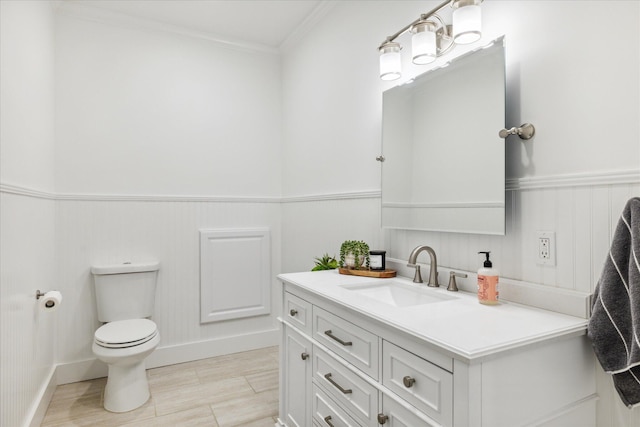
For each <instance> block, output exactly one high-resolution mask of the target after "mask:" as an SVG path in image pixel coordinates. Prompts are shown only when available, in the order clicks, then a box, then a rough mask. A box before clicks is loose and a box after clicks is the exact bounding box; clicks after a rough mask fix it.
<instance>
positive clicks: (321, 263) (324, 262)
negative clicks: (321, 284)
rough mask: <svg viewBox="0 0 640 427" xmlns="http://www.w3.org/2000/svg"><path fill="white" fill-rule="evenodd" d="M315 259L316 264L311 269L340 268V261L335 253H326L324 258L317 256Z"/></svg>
mask: <svg viewBox="0 0 640 427" xmlns="http://www.w3.org/2000/svg"><path fill="white" fill-rule="evenodd" d="M315 260H316V261H315V263H316V265H315V267H313V268H312V269H311V271H320V270H334V269H336V268H338V261H337V260H336V256H335V255H334V256H329V254H324V255H323V256H322V258H315Z"/></svg>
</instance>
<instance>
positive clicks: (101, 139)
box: [56, 13, 282, 197]
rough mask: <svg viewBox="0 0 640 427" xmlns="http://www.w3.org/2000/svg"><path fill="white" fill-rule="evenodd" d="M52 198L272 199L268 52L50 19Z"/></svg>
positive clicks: (275, 147)
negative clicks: (53, 45) (52, 31)
mask: <svg viewBox="0 0 640 427" xmlns="http://www.w3.org/2000/svg"><path fill="white" fill-rule="evenodd" d="M56 76H57V77H56V114H57V115H56V125H57V127H56V132H57V138H56V191H57V192H58V193H71V194H126V195H149V194H151V195H205V196H212V195H215V196H234V197H242V196H260V197H267V196H279V194H280V169H281V167H280V165H281V160H280V139H281V127H282V122H281V111H280V96H281V95H280V93H281V88H280V66H279V58H278V56H277V55H274V54H271V53H262V52H257V51H244V50H240V49H232V48H228V47H225V46H222V45H220V44H218V43H214V42H211V41H208V40H204V39H199V38H194V37H190V36H186V35H179V34H175V33H168V32H162V31H156V30H153V29H143V28H135V27H129V26H123V25H112V24H103V23H100V22H95V21H88V20H83V19H77V18H75V17H71V16H68V15H66V14H64V13H62V14H59V16H58V17H57V22H56Z"/></svg>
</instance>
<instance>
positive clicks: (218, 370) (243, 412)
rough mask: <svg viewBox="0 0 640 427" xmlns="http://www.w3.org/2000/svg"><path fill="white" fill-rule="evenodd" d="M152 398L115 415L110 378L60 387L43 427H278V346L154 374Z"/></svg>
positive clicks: (167, 368)
mask: <svg viewBox="0 0 640 427" xmlns="http://www.w3.org/2000/svg"><path fill="white" fill-rule="evenodd" d="M147 375H148V377H149V387H150V389H151V398H150V399H149V401H148V402H147V403H146V404H144V405H143V406H142V407H140V408H138V409H136V410H134V411H131V412H125V413H121V414H114V413H111V412H108V411H106V410H104V408H103V407H102V392H103V390H104V385H105V383H106V378H100V379H96V380H91V381H83V382H78V383H73V384H64V385H61V386H58V387H57V388H56V391H55V394H54V395H53V398H52V400H51V403H50V404H49V408H48V409H47V413H46V415H45V418H44V421H43V422H42V427H51V426H92V427H93V426H100V427H103V426H104V427H108V426H118V427H119V426H123V427H124V426H126V427H151V426H153V427H162V426H167V427H169V426H171V427H173V426H189V427H191V426H209V427H231V426H243V427H273V426H274V424H275V421H276V417H277V414H278V347H269V348H265V349H260V350H252V351H247V352H243V353H236V354H230V355H225V356H219V357H214V358H211V359H204V360H198V361H195V362H188V363H181V364H179V365H171V366H164V367H161V368H155V369H149V370H148V371H147Z"/></svg>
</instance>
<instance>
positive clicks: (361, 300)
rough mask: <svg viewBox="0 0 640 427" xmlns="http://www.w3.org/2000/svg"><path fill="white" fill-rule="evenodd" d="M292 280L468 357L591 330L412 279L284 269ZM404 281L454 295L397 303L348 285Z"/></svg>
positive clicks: (583, 323) (580, 322) (577, 321)
mask: <svg viewBox="0 0 640 427" xmlns="http://www.w3.org/2000/svg"><path fill="white" fill-rule="evenodd" d="M278 278H279V279H280V280H282V281H284V282H286V283H288V284H291V285H294V286H296V287H299V288H301V289H304V290H307V291H310V292H312V293H314V294H317V295H319V296H321V297H324V298H326V299H328V300H331V301H334V302H337V303H339V304H342V305H344V306H345V307H348V308H350V309H353V310H355V311H356V312H359V313H361V314H364V315H366V316H369V317H371V318H373V319H375V320H378V321H381V322H384V323H386V324H389V325H391V326H393V327H396V328H398V329H400V330H402V331H404V332H406V333H409V334H411V335H413V336H416V337H418V338H419V339H421V340H424V341H426V342H429V343H432V344H435V345H437V346H438V347H440V348H441V349H442V350H444V351H446V352H448V353H451V354H452V355H453V356H454V357H455V356H457V357H459V358H462V359H464V360H467V361H472V360H474V359H478V358H484V357H485V356H489V355H491V354H494V353H498V352H501V351H504V350H509V349H513V348H517V347H520V346H522V345H526V344H531V343H536V342H540V341H543V340H546V339H551V338H555V337H561V336H564V335H581V334H584V333H585V332H586V327H587V322H588V321H587V319H582V318H579V317H573V316H568V315H565V314H559V313H554V312H551V311H547V310H542V309H538V308H534V307H529V306H525V305H520V304H516V303H510V302H501V303H500V304H499V305H492V306H491V305H483V304H480V303H478V300H477V297H476V295H475V294H470V293H467V292H449V291H447V290H446V287H442V286H441V287H439V288H428V287H427V286H426V284H424V285H417V284H414V283H413V282H412V281H411V279H407V278H404V277H395V278H392V279H377V278H370V277H361V276H350V275H342V274H339V273H338V271H337V270H329V271H314V272H301V273H288V274H280V275H278ZM389 281H399V282H402V283H403V284H405V285H408V286H412V287H415V286H419V287H421V288H422V289H425V290H426V291H427V292H434V293H437V294H439V295H443V296H444V297H453V299H449V300H445V301H441V302H437V303H432V304H425V305H414V306H408V307H395V306H392V305H389V304H386V303H384V302H381V301H378V300H376V299H373V298H370V297H365V296H363V295H361V294H359V293H358V292H354V291H353V290H349V289H348V288H345V287H344V286H345V285H347V286H349V285H357V284H364V283H372V282H374V283H385V282H389Z"/></svg>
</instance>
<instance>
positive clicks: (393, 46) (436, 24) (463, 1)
mask: <svg viewBox="0 0 640 427" xmlns="http://www.w3.org/2000/svg"><path fill="white" fill-rule="evenodd" d="M482 1H483V0H447V1H445V2H443V3H441V4H440V5H439V6H437V7H436V8H435V9H433V10H431V11H430V12H427V13H423V14H422V15H420V18H418V19H416V20H415V21H413V22H412V23H410V24H409V25H407V26H405V27H404V28H402V29H401V30H400V31H398V32H397V33H395V34H394V35H392V36H389V37H387V39H386V40H385V41H384V42H382V44H381V45H380V47H378V51H379V53H380V78H381V79H382V80H395V79H397V78H399V77H400V75H401V74H402V58H401V55H400V50H401V49H402V46H401V45H400V43H397V42H396V41H395V39H397V38H398V37H400V36H401V35H402V34H405V33H406V32H408V31H410V32H411V33H412V34H413V36H412V37H411V51H412V55H411V56H412V60H413V63H414V64H418V65H423V64H429V63H431V62H433V61H435V60H436V58H437V57H439V56H442V55H444V54H445V53H447V52H448V51H449V50H451V49H452V48H453V47H454V45H455V44H469V43H473V42H476V41H478V40H480V37H481V36H482V30H481V27H482V20H481V18H482V14H481V9H480V3H482ZM445 6H451V8H452V9H453V13H452V22H453V24H452V25H447V24H446V23H445V22H444V21H443V20H442V18H441V17H440V16H439V15H438V14H437V13H438V12H440V11H441V10H442V9H443V8H444V7H445Z"/></svg>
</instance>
